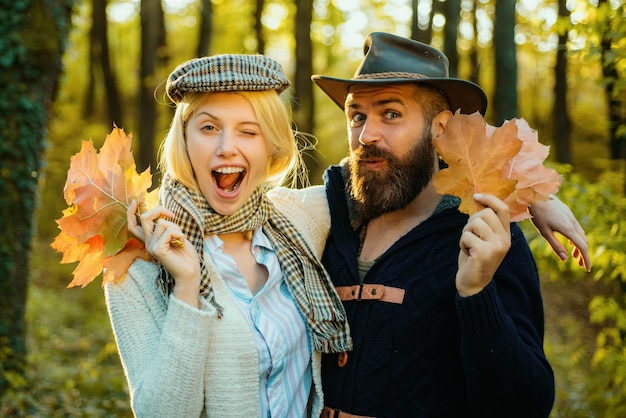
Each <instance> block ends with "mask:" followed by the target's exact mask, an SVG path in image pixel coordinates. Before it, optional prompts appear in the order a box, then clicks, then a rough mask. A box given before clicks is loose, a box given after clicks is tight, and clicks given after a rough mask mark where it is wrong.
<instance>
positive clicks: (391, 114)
mask: <svg viewBox="0 0 626 418" xmlns="http://www.w3.org/2000/svg"><path fill="white" fill-rule="evenodd" d="M385 117H386V118H387V119H396V118H399V117H400V114H399V113H398V112H395V111H393V110H388V111H387V112H385Z"/></svg>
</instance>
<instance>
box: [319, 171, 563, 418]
mask: <svg viewBox="0 0 626 418" xmlns="http://www.w3.org/2000/svg"><path fill="white" fill-rule="evenodd" d="M326 189H327V195H328V200H329V204H330V210H331V218H332V227H331V235H330V237H329V240H328V243H327V246H326V250H325V253H324V256H323V263H324V266H325V267H326V268H327V269H328V272H329V274H330V276H331V278H332V280H333V282H334V284H335V286H350V285H355V284H359V283H360V280H359V276H358V270H357V252H358V248H359V236H358V232H356V231H354V230H353V228H352V227H351V226H350V220H349V216H348V207H347V203H346V197H345V190H344V182H343V180H342V177H341V173H340V169H339V167H331V168H330V169H329V170H328V171H327V174H326ZM466 222H467V216H466V215H463V214H461V213H460V212H458V211H457V210H456V209H446V210H443V211H440V212H436V214H434V215H433V216H431V217H430V218H429V219H428V220H426V221H424V222H423V223H421V224H420V225H418V226H417V227H416V228H415V229H413V230H412V231H411V232H410V233H408V234H406V235H405V236H403V237H402V238H400V240H398V241H397V242H396V243H395V244H394V245H393V246H392V247H391V248H389V249H388V250H387V251H386V252H385V253H384V254H383V255H382V256H381V257H380V258H379V259H378V260H376V262H375V263H374V265H373V266H372V268H371V269H370V271H369V272H368V273H367V275H366V276H365V279H364V283H377V284H384V285H386V286H392V287H396V288H402V289H404V290H405V295H404V300H403V302H402V304H397V303H390V302H382V301H374V300H367V301H363V300H362V301H345V302H344V306H345V308H346V312H347V314H348V318H349V322H350V327H351V334H352V339H353V342H354V350H353V351H351V352H348V353H347V362H346V364H345V365H343V366H340V363H341V362H340V361H339V356H338V355H337V354H333V355H325V356H324V358H323V363H322V379H323V388H324V396H325V404H326V405H327V406H331V407H333V408H336V409H340V410H343V411H345V412H348V413H352V414H357V415H365V416H375V417H457V416H458V417H460V416H463V417H483V418H485V417H507V418H508V417H524V418H530V417H545V416H548V415H549V413H550V410H551V408H552V404H553V402H554V376H553V373H552V369H551V367H550V365H549V363H548V361H547V360H546V357H545V354H544V352H543V320H544V318H543V305H542V299H541V293H540V290H539V279H538V275H537V270H536V265H535V262H534V260H533V258H532V255H531V253H530V250H529V248H528V245H527V243H526V240H525V238H524V236H523V235H522V232H521V230H520V229H519V227H518V226H517V225H516V224H513V225H511V232H512V246H511V249H510V250H509V253H508V255H507V256H506V258H505V260H504V261H503V263H502V265H501V266H500V268H499V269H498V271H497V272H496V274H495V277H494V280H493V281H492V282H491V284H490V285H489V286H487V287H486V288H485V289H484V290H483V291H482V292H480V293H479V294H477V295H474V296H471V297H468V298H461V297H460V296H459V295H458V293H457V292H456V287H455V275H456V270H457V261H458V253H459V238H460V234H461V230H462V228H463V226H464V225H465V224H466Z"/></svg>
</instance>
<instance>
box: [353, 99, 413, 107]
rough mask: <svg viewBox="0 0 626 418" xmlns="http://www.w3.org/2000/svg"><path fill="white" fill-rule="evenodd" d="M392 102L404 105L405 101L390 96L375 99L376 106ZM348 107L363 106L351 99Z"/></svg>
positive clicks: (374, 104)
mask: <svg viewBox="0 0 626 418" xmlns="http://www.w3.org/2000/svg"><path fill="white" fill-rule="evenodd" d="M390 103H398V104H400V105H404V101H403V100H401V99H400V98H398V97H389V98H385V99H380V100H377V101H375V102H374V103H373V106H374V107H380V106H386V105H388V104H390ZM348 107H349V108H351V109H359V108H361V107H362V106H361V105H360V104H359V103H355V102H353V101H349V102H348Z"/></svg>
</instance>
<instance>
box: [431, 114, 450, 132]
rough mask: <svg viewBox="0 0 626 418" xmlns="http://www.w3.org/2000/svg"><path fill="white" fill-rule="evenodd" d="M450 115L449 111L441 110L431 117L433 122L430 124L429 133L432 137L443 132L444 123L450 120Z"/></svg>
mask: <svg viewBox="0 0 626 418" xmlns="http://www.w3.org/2000/svg"><path fill="white" fill-rule="evenodd" d="M451 117H452V112H451V111H449V110H443V111H441V112H439V113H438V114H437V115H436V116H435V117H434V118H433V122H432V124H431V125H430V129H431V132H430V133H431V134H432V137H433V139H435V138H437V137H438V136H440V135H441V134H443V132H444V130H445V129H446V125H447V124H448V121H449V120H450V118H451Z"/></svg>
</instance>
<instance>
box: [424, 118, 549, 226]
mask: <svg viewBox="0 0 626 418" xmlns="http://www.w3.org/2000/svg"><path fill="white" fill-rule="evenodd" d="M433 145H434V146H435V148H436V149H437V152H439V154H440V155H441V156H442V158H443V159H444V161H446V163H448V168H445V169H443V170H441V171H440V172H439V173H437V174H436V175H435V177H434V178H433V182H434V184H435V187H436V188H437V191H438V192H439V193H449V194H453V195H455V196H458V197H460V198H461V206H460V207H459V210H460V211H461V212H463V213H467V214H469V215H471V214H473V213H475V212H476V211H478V210H479V209H480V207H478V205H477V204H476V203H475V202H474V199H473V198H472V194H473V193H477V192H480V193H490V194H493V195H495V196H497V197H499V198H500V199H502V200H504V201H505V202H506V203H507V204H508V205H509V210H510V215H511V221H514V222H517V221H520V220H522V219H526V218H529V217H530V214H529V213H528V207H529V206H530V205H532V203H534V202H537V201H542V200H547V199H549V196H550V194H552V193H556V192H557V191H558V189H559V187H560V185H561V176H560V175H559V174H558V173H557V172H556V171H554V170H552V169H550V168H547V167H545V166H544V165H543V163H544V160H545V159H546V157H547V156H548V152H549V147H547V146H545V145H542V144H541V143H540V142H539V140H538V135H537V131H535V130H534V129H532V128H531V127H530V126H529V125H528V123H527V122H526V121H525V120H524V119H513V120H510V121H505V123H503V124H502V126H501V127H499V128H496V127H494V126H491V125H489V124H487V123H485V121H484V119H483V117H482V116H481V115H480V114H479V113H474V114H472V115H462V114H460V113H458V112H457V113H456V114H455V115H454V116H453V117H452V118H451V119H450V120H449V121H448V124H447V125H446V131H445V133H444V134H443V135H442V136H441V137H440V138H437V139H435V140H433Z"/></svg>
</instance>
